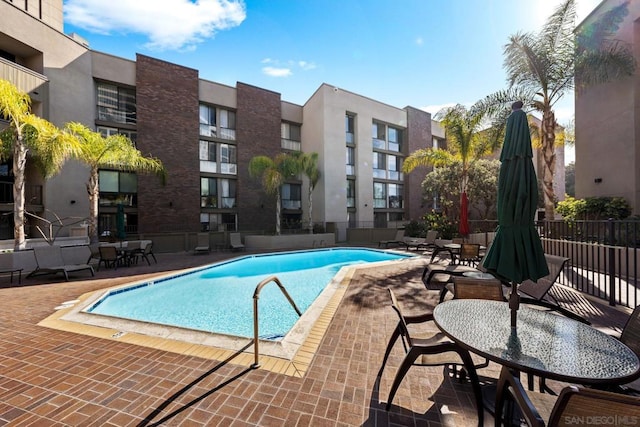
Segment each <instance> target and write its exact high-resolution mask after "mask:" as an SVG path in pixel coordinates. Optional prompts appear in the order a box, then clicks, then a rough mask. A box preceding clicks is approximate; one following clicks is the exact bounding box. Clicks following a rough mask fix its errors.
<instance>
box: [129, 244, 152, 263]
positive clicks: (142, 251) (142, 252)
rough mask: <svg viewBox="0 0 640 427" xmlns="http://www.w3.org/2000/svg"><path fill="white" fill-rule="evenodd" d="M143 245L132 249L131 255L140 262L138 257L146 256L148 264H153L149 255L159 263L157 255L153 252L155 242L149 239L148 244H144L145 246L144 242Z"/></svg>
mask: <svg viewBox="0 0 640 427" xmlns="http://www.w3.org/2000/svg"><path fill="white" fill-rule="evenodd" d="M140 246H141V247H140V248H139V249H137V250H135V251H132V252H131V253H130V256H131V257H134V260H135V261H134V262H136V263H137V262H138V258H144V260H145V261H147V265H151V262H150V261H149V257H151V258H153V262H155V263H156V264H157V263H158V260H157V259H156V256H155V255H154V254H153V242H151V241H148V242H147V244H146V245H145V246H144V248H143V247H142V244H141V245H140Z"/></svg>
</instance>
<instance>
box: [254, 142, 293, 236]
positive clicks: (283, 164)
mask: <svg viewBox="0 0 640 427" xmlns="http://www.w3.org/2000/svg"><path fill="white" fill-rule="evenodd" d="M298 173H300V162H299V161H298V159H297V158H296V156H292V155H289V154H285V153H280V154H278V155H276V156H275V157H274V158H273V159H271V158H270V157H267V156H256V157H253V158H252V159H251V160H250V161H249V175H251V177H253V178H257V177H260V179H261V180H262V187H263V188H264V190H265V191H266V192H267V194H271V195H275V196H276V234H277V235H280V211H281V203H282V202H281V200H280V187H282V184H284V183H285V181H286V180H287V179H288V178H289V177H292V176H295V175H297V174H298Z"/></svg>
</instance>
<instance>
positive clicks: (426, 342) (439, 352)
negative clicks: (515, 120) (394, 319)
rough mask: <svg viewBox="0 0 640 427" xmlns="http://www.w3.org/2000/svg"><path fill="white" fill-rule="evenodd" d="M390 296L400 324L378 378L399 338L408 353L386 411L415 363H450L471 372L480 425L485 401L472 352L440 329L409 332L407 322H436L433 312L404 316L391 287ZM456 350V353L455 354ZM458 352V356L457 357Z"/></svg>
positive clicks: (431, 364)
mask: <svg viewBox="0 0 640 427" xmlns="http://www.w3.org/2000/svg"><path fill="white" fill-rule="evenodd" d="M389 295H390V297H391V307H392V308H393V309H394V311H395V312H396V314H397V315H398V318H399V320H398V326H396V329H395V330H394V331H393V334H392V335H391V338H390V339H389V343H388V344H387V349H386V351H385V353H384V358H383V360H382V366H381V367H380V370H379V371H378V378H380V377H382V372H383V371H384V367H385V365H386V363H387V359H388V358H389V354H391V350H392V349H393V347H394V345H395V343H396V341H397V340H398V338H401V340H402V345H403V347H404V350H405V352H406V356H405V358H404V360H403V361H402V364H401V365H400V367H399V368H398V372H397V373H396V376H395V378H394V380H393V385H392V386H391V390H390V391H389V398H388V400H387V404H386V410H387V411H388V410H389V409H390V408H391V402H392V401H393V397H394V396H395V394H396V391H397V390H398V387H399V386H400V383H401V382H402V380H403V378H404V377H405V375H406V374H407V372H408V371H409V368H411V367H412V366H449V365H464V367H465V368H466V370H467V373H468V374H469V378H470V380H471V385H472V387H473V392H474V395H475V398H476V406H477V410H478V425H480V426H481V425H483V423H484V407H483V404H482V391H481V389H480V380H479V378H478V374H477V373H476V368H475V366H474V364H473V360H472V359H471V355H470V354H469V352H468V351H467V350H465V349H463V348H462V347H460V346H458V345H457V344H456V343H454V342H453V341H451V340H449V339H448V338H446V337H445V336H444V334H443V333H442V332H440V331H438V332H435V333H433V334H430V335H429V336H421V337H420V338H414V337H412V336H411V335H410V333H409V329H408V327H407V325H408V324H411V323H423V322H428V321H433V314H431V313H426V314H423V315H419V316H405V315H404V314H403V312H402V307H401V306H400V303H398V300H397V299H396V296H395V294H394V293H393V291H392V290H391V289H389ZM454 353H455V354H454ZM456 355H457V357H456Z"/></svg>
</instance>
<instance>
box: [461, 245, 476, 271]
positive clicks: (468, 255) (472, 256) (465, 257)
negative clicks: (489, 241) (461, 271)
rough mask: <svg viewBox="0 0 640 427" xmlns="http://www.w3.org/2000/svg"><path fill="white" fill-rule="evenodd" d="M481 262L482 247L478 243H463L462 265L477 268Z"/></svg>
mask: <svg viewBox="0 0 640 427" xmlns="http://www.w3.org/2000/svg"><path fill="white" fill-rule="evenodd" d="M480 260H481V258H480V245H479V244H478V243H463V244H462V245H460V257H459V262H460V264H463V265H470V266H475V265H476V264H477V263H479V262H480Z"/></svg>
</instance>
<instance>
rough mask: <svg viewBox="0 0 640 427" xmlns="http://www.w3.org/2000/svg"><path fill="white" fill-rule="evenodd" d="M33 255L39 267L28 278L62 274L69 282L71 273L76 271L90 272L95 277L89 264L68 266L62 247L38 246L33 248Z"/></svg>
mask: <svg viewBox="0 0 640 427" xmlns="http://www.w3.org/2000/svg"><path fill="white" fill-rule="evenodd" d="M33 255H34V256H35V259H36V265H37V267H36V269H35V270H33V271H32V272H31V273H29V275H28V276H27V277H31V276H36V275H41V274H57V273H62V274H64V278H65V280H66V281H67V282H68V281H69V273H72V272H75V271H84V270H89V271H90V272H91V275H92V276H94V275H95V273H94V271H93V267H91V266H90V265H89V264H66V263H65V262H64V259H63V258H62V250H61V248H60V246H55V245H54V246H36V247H35V248H33Z"/></svg>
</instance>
